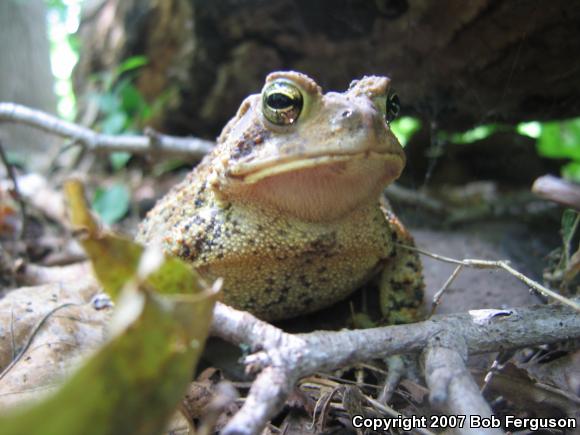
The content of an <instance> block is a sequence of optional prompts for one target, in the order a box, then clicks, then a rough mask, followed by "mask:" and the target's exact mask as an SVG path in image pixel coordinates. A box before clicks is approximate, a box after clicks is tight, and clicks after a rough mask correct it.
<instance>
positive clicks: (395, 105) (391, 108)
mask: <svg viewBox="0 0 580 435" xmlns="http://www.w3.org/2000/svg"><path fill="white" fill-rule="evenodd" d="M386 105H387V107H386V111H385V119H386V120H387V123H390V122H392V121H394V119H395V118H396V117H397V116H399V112H400V111H401V102H400V101H399V96H398V95H397V94H395V93H394V92H390V93H389V95H387V102H386Z"/></svg>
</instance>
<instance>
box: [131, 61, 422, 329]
mask: <svg viewBox="0 0 580 435" xmlns="http://www.w3.org/2000/svg"><path fill="white" fill-rule="evenodd" d="M398 111H399V102H398V98H397V96H396V94H394V93H393V92H392V91H391V90H390V80H389V79H388V78H386V77H377V76H370V77H364V78H362V79H360V80H356V81H353V82H352V83H351V85H350V87H349V89H348V90H347V91H346V92H344V93H337V92H328V93H326V94H323V93H322V89H321V88H320V86H318V85H317V84H316V82H314V81H313V80H312V79H311V78H309V77H307V76H306V75H304V74H301V73H298V72H293V71H288V72H275V73H272V74H270V75H268V77H267V78H266V82H265V84H264V87H263V89H262V92H261V93H260V94H255V95H250V96H249V97H247V98H246V99H245V100H244V101H243V102H242V104H241V106H240V108H239V110H238V112H237V114H236V115H235V116H234V118H233V119H231V120H230V121H229V122H228V124H227V125H226V126H225V128H224V129H223V131H222V133H221V135H220V136H219V138H218V140H217V145H216V147H215V148H214V149H213V151H212V152H211V153H210V154H208V155H207V156H206V157H205V158H204V159H203V161H202V162H201V163H200V164H199V165H198V166H197V167H196V168H195V169H194V170H193V171H192V172H191V173H190V174H189V175H188V176H187V177H186V178H185V180H183V181H182V182H181V183H180V184H179V185H177V186H175V187H174V188H173V189H172V190H171V191H170V192H169V193H168V194H167V195H166V196H165V197H163V198H162V199H161V200H160V201H159V202H158V203H157V204H156V206H155V207H154V208H153V209H152V210H151V211H150V212H149V214H148V215H147V217H146V218H145V220H144V221H143V223H142V224H141V226H140V229H139V234H138V236H137V239H138V240H139V241H141V242H144V243H160V244H161V246H162V247H163V249H164V250H165V251H166V252H167V253H169V254H171V255H174V256H177V257H180V258H182V259H184V260H186V261H188V262H191V264H192V265H193V267H194V268H195V269H196V270H197V271H198V272H199V273H201V275H202V276H204V277H206V278H208V279H215V278H218V277H223V278H224V289H223V301H224V302H225V303H226V304H229V305H231V306H233V307H235V308H238V309H241V310H247V311H249V312H251V313H253V314H255V315H256V316H258V317H260V318H262V319H265V320H279V319H285V318H289V317H294V316H297V315H300V314H306V313H309V312H313V311H316V310H318V309H321V308H323V307H326V306H328V305H330V304H333V303H335V302H337V301H339V300H341V299H345V298H346V297H347V296H349V295H350V294H351V293H352V292H353V291H354V290H356V289H357V288H359V287H361V286H362V285H363V284H364V283H365V282H367V281H369V280H370V279H372V278H373V277H377V278H378V279H379V288H380V303H381V311H382V313H383V315H384V316H385V321H386V322H389V323H405V322H408V321H411V320H413V319H414V318H416V317H417V313H418V310H419V308H420V306H421V301H422V297H423V281H422V277H421V264H420V261H419V258H418V256H417V254H416V253H415V252H413V251H410V250H408V249H404V247H403V245H405V244H406V245H412V243H413V242H412V238H411V236H410V235H409V233H408V232H407V231H406V230H405V229H404V228H403V226H402V225H401V223H400V222H399V220H398V219H397V218H396V217H395V216H394V214H393V213H392V212H391V211H390V210H389V209H388V208H387V207H385V206H384V205H383V204H382V203H381V201H380V197H381V193H382V191H383V189H384V188H385V186H387V185H388V184H389V183H391V182H392V181H393V180H395V179H396V178H397V177H399V175H400V174H401V171H402V170H403V167H404V165H405V155H404V152H403V149H402V147H401V145H400V144H399V142H398V140H397V138H396V137H395V135H394V134H393V132H392V131H391V129H390V126H389V124H390V122H391V121H392V120H393V119H394V117H395V116H396V115H397V113H398Z"/></svg>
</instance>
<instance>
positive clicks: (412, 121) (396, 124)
mask: <svg viewBox="0 0 580 435" xmlns="http://www.w3.org/2000/svg"><path fill="white" fill-rule="evenodd" d="M420 129H421V121H419V120H418V119H417V118H412V117H410V116H403V117H402V118H399V119H395V120H394V121H393V122H391V130H392V132H393V133H394V134H395V136H397V139H399V142H401V145H403V146H405V145H407V143H409V140H410V139H411V137H413V135H414V134H415V133H416V132H417V131H419V130H420Z"/></svg>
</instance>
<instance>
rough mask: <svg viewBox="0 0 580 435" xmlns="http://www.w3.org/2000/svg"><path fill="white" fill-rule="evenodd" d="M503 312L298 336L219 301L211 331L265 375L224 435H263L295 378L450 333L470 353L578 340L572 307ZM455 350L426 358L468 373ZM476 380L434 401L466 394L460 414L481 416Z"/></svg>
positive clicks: (579, 328) (453, 401)
mask: <svg viewBox="0 0 580 435" xmlns="http://www.w3.org/2000/svg"><path fill="white" fill-rule="evenodd" d="M486 313H487V310H486ZM499 313H500V314H502V315H501V316H499V315H498V316H493V315H492V316H481V314H482V313H481V311H471V312H470V313H469V314H453V315H447V316H435V317H433V318H432V319H429V320H426V321H424V322H419V323H415V324H410V325H396V326H387V327H382V328H371V329H362V330H353V331H348V330H346V331H337V332H322V331H318V332H312V333H309V334H297V335H292V334H286V333H284V332H283V331H281V330H280V329H278V328H276V327H274V326H272V325H269V324H268V323H266V322H263V321H261V320H259V319H257V318H255V317H254V316H252V315H250V314H249V313H245V312H240V311H237V310H235V309H233V308H231V307H228V306H226V305H223V304H217V305H216V308H215V310H214V319H213V323H212V332H213V334H214V335H217V336H220V337H222V338H224V339H226V340H228V341H232V342H234V343H236V344H241V343H246V344H249V345H250V346H251V348H252V350H253V351H254V352H256V353H254V354H253V355H250V356H249V357H247V358H245V363H246V366H247V367H248V369H250V370H259V369H262V370H263V371H264V372H263V374H264V376H261V375H260V376H258V378H257V379H256V381H255V382H254V385H253V386H252V389H251V390H250V393H249V395H248V398H247V399H246V402H245V404H244V406H243V407H242V408H241V409H240V411H239V413H238V414H237V415H236V416H235V417H234V418H233V419H232V420H231V421H230V422H229V423H228V425H227V426H226V427H225V428H224V431H223V433H224V434H233V433H236V434H253V433H258V432H259V431H260V430H261V429H262V428H263V427H264V426H265V425H266V424H267V422H268V420H269V419H271V418H272V417H273V416H274V415H275V414H276V412H278V411H279V409H280V406H281V404H283V403H284V401H285V399H286V397H287V396H288V394H289V391H291V388H292V386H293V385H294V383H295V381H296V380H297V379H299V378H301V377H304V376H308V375H311V374H313V373H315V372H317V371H324V370H332V369H335V368H337V367H341V366H345V365H350V364H356V363H359V362H363V361H368V360H369V359H378V358H385V357H388V356H391V355H396V354H403V353H418V352H420V351H422V350H423V349H425V348H427V347H429V346H433V344H432V343H433V342H432V340H433V337H435V336H438V335H440V334H452V337H453V339H454V340H456V342H463V343H465V345H464V354H465V355H468V354H478V353H486V352H494V351H499V350H507V349H516V348H522V347H527V346H534V345H539V344H546V343H554V342H558V341H562V340H568V339H572V338H575V337H580V316H578V313H577V312H576V311H575V310H573V309H571V308H569V307H567V306H561V305H541V306H534V307H529V308H521V309H514V310H510V311H505V310H503V311H501V312H499ZM506 314H507V315H506ZM481 319H484V320H481ZM449 349H450V350H449V351H445V350H441V349H440V348H437V347H434V348H432V350H429V351H427V352H426V357H427V359H428V360H429V361H432V359H431V358H432V357H433V355H434V354H433V353H431V352H438V353H441V352H443V353H444V354H445V360H447V361H448V363H447V364H448V366H447V369H449V365H451V366H452V367H451V370H461V373H464V372H463V367H464V366H463V362H462V361H461V360H462V357H460V358H458V357H457V355H454V354H453V352H457V349H453V348H451V347H450V348H449ZM431 379H433V378H431ZM274 381H276V382H274ZM471 382H472V381H469V382H468V380H466V379H464V380H463V381H461V382H459V383H458V384H457V386H456V387H454V388H457V390H456V391H455V392H450V393H449V395H448V396H447V397H445V396H441V394H435V396H433V397H440V398H441V397H443V399H442V400H443V402H444V405H445V407H446V409H456V408H457V406H459V405H458V404H457V395H458V394H459V392H460V391H466V390H467V391H470V394H471V395H470V397H471V398H472V400H470V401H469V402H466V403H469V406H470V407H471V409H470V410H465V409H463V410H462V411H464V412H467V413H470V414H475V413H479V412H482V409H481V403H482V402H481V401H482V400H483V398H480V397H478V396H477V395H475V392H474V389H473V387H474V384H472V383H471ZM440 405H441V404H440ZM466 406H467V405H466ZM487 409H489V408H487Z"/></svg>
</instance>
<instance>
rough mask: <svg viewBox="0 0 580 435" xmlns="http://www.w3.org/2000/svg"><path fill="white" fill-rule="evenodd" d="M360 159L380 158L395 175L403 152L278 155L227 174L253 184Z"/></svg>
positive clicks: (400, 164)
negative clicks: (393, 169) (286, 156)
mask: <svg viewBox="0 0 580 435" xmlns="http://www.w3.org/2000/svg"><path fill="white" fill-rule="evenodd" d="M360 160H382V161H384V162H385V163H386V164H387V165H389V164H391V165H392V167H393V168H397V170H396V171H393V172H396V173H397V176H398V175H399V173H400V171H401V170H402V169H403V166H404V165H405V159H404V155H403V154H398V153H391V152H378V151H364V152H358V153H350V154H324V155H309V156H303V157H299V158H296V157H292V158H287V159H284V158H279V157H278V158H272V159H268V160H262V161H260V162H247V163H239V164H237V165H235V166H234V167H232V168H231V169H230V171H229V173H228V175H229V176H230V177H231V178H233V179H236V180H238V181H241V182H243V183H246V184H253V183H257V182H259V181H262V180H264V179H267V178H270V177H274V176H276V175H281V174H285V173H288V172H293V171H300V170H303V169H309V168H316V167H319V166H327V165H332V164H335V163H344V162H354V161H360ZM397 176H396V177H397ZM396 177H395V178H396Z"/></svg>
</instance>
